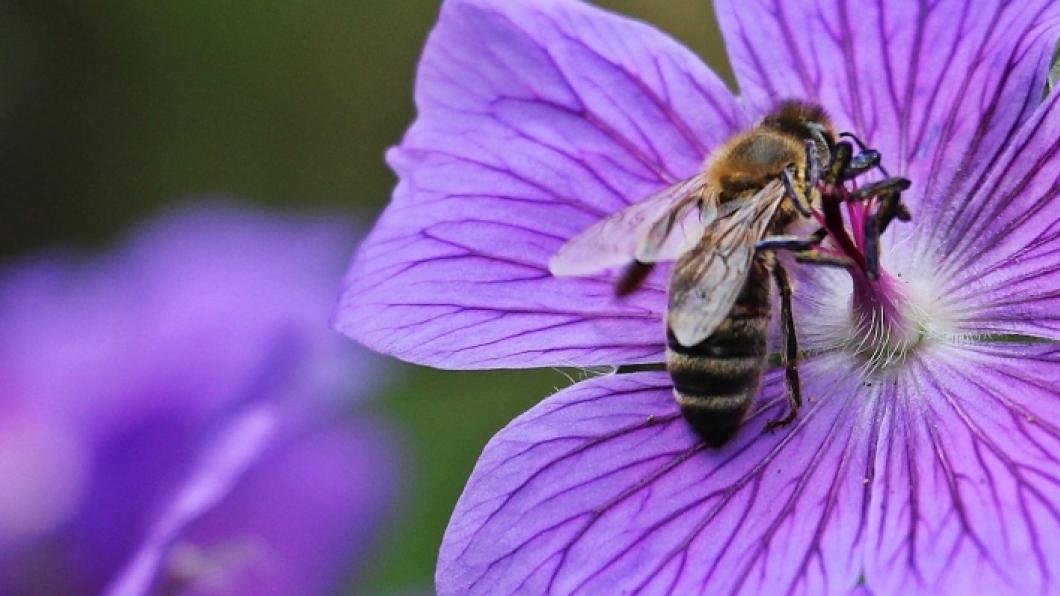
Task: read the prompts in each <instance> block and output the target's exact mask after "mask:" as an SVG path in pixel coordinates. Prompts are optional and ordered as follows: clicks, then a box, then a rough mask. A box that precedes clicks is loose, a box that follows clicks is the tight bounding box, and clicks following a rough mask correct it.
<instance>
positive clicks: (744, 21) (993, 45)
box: [715, 0, 1060, 217]
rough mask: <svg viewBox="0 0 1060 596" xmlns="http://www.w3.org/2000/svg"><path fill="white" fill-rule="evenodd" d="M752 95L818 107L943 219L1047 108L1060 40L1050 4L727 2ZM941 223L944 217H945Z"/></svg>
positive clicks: (976, 0) (727, 26)
mask: <svg viewBox="0 0 1060 596" xmlns="http://www.w3.org/2000/svg"><path fill="white" fill-rule="evenodd" d="M715 5H716V7H717V11H718V19H719V22H720V24H721V27H722V31H723V32H724V34H725V39H726V43H727V46H728V48H729V53H730V56H731V58H732V62H733V69H734V71H735V73H736V77H737V79H738V80H739V82H740V87H741V92H742V94H743V96H744V97H745V98H746V99H747V100H748V101H749V102H750V103H751V104H752V105H753V106H755V107H756V108H757V109H758V110H765V109H768V108H769V106H770V105H771V104H772V102H773V101H775V100H776V99H777V98H783V97H789V96H790V97H801V98H809V99H814V100H817V101H819V102H821V103H822V104H823V105H824V106H826V107H827V108H828V109H829V110H830V111H831V112H832V113H833V116H835V119H836V121H837V124H838V126H840V127H841V128H842V129H846V130H852V131H853V132H856V133H857V134H859V135H860V136H862V137H863V138H865V139H866V141H867V142H868V143H870V144H871V145H873V146H875V147H877V148H878V149H880V150H881V151H882V153H883V156H884V160H885V163H886V165H887V166H888V167H890V168H891V170H892V171H897V172H900V173H903V174H904V175H906V176H908V177H909V178H910V179H911V180H912V181H913V188H912V189H911V190H910V191H909V192H908V193H907V196H906V201H907V202H908V203H910V204H911V206H912V207H913V211H914V214H916V216H917V217H923V216H924V215H925V211H926V210H929V209H930V210H932V211H935V212H937V213H938V214H941V213H944V212H945V209H946V207H947V206H949V205H951V204H954V203H958V202H961V201H963V199H964V192H966V191H967V189H974V188H976V181H977V180H978V181H980V182H981V172H982V170H983V168H984V167H985V166H987V165H989V164H990V163H991V162H992V160H993V159H994V158H996V156H997V155H998V154H1000V152H1001V151H1002V149H1003V148H1004V147H1005V146H1007V145H1009V144H1011V142H1012V135H1013V134H1014V133H1015V131H1016V130H1017V129H1018V127H1019V125H1020V123H1021V122H1023V121H1024V120H1025V119H1026V118H1027V117H1028V116H1029V114H1030V113H1031V112H1032V111H1033V109H1034V107H1035V106H1036V105H1037V104H1038V103H1039V102H1040V100H1041V97H1042V91H1043V89H1044V86H1045V77H1046V73H1047V70H1048V65H1049V58H1050V54H1051V52H1052V49H1053V45H1054V44H1055V42H1056V39H1057V36H1058V35H1060V5H1057V3H1056V2H1052V1H1051V0H1030V1H1026V2H1007V1H1005V0H990V1H985V2H984V1H982V0H939V1H936V2H930V3H928V2H919V3H905V2H885V1H882V0H876V1H874V2H861V1H858V0H836V1H835V2H827V3H826V2H823V1H821V0H817V1H807V2H783V1H781V0H752V1H746V0H717V1H716V2H715ZM938 216H939V217H941V215H938Z"/></svg>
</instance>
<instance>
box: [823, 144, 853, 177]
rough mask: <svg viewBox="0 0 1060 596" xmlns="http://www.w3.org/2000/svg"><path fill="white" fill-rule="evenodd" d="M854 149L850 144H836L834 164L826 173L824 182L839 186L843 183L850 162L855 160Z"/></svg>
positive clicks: (833, 151) (833, 153)
mask: <svg viewBox="0 0 1060 596" xmlns="http://www.w3.org/2000/svg"><path fill="white" fill-rule="evenodd" d="M853 155H854V148H853V147H851V146H850V143H847V142H839V143H836V145H835V149H834V150H832V162H831V163H829V164H828V168H827V169H826V170H825V173H824V181H825V182H826V183H828V184H839V183H840V182H842V181H843V174H844V173H845V172H846V171H847V170H848V169H849V168H850V160H851V159H853Z"/></svg>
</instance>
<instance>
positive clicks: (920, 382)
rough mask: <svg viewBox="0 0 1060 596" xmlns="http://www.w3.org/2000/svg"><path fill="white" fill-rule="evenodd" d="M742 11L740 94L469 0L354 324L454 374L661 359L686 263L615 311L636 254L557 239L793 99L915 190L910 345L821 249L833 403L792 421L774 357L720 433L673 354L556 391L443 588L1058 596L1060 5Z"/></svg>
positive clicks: (902, 254) (819, 357) (680, 67)
mask: <svg viewBox="0 0 1060 596" xmlns="http://www.w3.org/2000/svg"><path fill="white" fill-rule="evenodd" d="M715 5H716V8H717V13H718V16H719V19H720V23H721V26H722V30H723V32H724V34H725V37H726V40H727V42H728V48H729V51H730V55H731V58H732V63H733V67H734V70H735V72H736V76H737V79H738V81H739V84H740V88H741V95H740V97H739V98H736V97H733V96H732V94H730V92H729V91H728V90H727V89H726V88H725V86H724V85H723V84H722V83H721V82H720V81H719V79H718V78H717V77H716V76H715V75H714V74H713V73H711V72H710V71H709V70H708V69H707V68H706V67H705V66H704V65H703V64H702V63H701V62H700V61H699V60H697V59H696V58H695V57H694V56H693V55H692V54H690V53H689V52H688V51H687V50H685V49H683V48H682V47H680V46H679V45H677V44H676V43H674V42H673V41H671V40H670V39H668V38H666V37H665V36H663V35H662V34H660V33H659V32H658V31H655V30H654V29H652V28H650V27H648V26H646V25H643V24H641V23H637V22H634V21H630V20H628V19H624V18H621V17H618V16H615V15H612V14H608V13H606V12H602V11H600V10H597V9H595V8H592V7H590V6H588V5H586V4H582V3H579V2H574V1H561V0H542V1H535V2H528V1H524V2H511V1H509V2H499V1H498V2H490V1H487V0H449V1H447V2H446V3H445V4H444V6H443V8H442V12H441V16H440V18H439V22H438V24H437V26H436V27H435V30H434V32H433V33H432V34H431V37H430V40H429V41H428V44H427V47H426V50H425V51H424V55H423V59H422V62H421V64H420V70H419V76H418V85H417V89H416V101H417V106H418V108H419V118H418V120H417V121H416V123H415V124H414V125H413V126H412V128H411V130H410V131H409V132H408V134H407V135H406V137H405V139H404V140H403V141H402V143H401V145H400V146H399V147H398V148H396V149H394V150H392V151H391V152H390V154H389V155H388V158H389V161H390V164H391V165H392V166H393V168H394V169H395V170H396V171H397V173H398V174H399V176H400V183H399V185H398V187H397V190H396V191H395V194H394V198H393V201H392V203H391V205H390V206H389V207H388V208H387V210H386V212H385V213H384V214H383V216H382V218H381V219H380V221H379V222H378V224H377V225H376V227H375V229H374V230H373V232H372V234H371V236H370V237H369V239H368V240H367V241H366V243H365V244H364V246H363V247H362V249H361V250H360V252H359V255H358V258H357V259H356V261H355V264H354V265H353V269H352V272H351V275H350V276H349V277H348V280H349V282H348V284H347V286H346V288H345V292H344V294H343V297H342V300H341V302H340V306H339V309H338V311H337V314H336V316H335V324H336V327H337V328H338V329H340V330H342V331H343V332H345V333H347V334H349V335H350V336H352V337H354V338H356V339H358V340H359V341H361V342H363V343H364V344H366V345H368V346H370V347H372V348H374V349H377V350H379V351H382V352H386V353H389V354H393V355H396V356H398V357H400V358H404V359H407V360H411V361H414V362H419V363H423V364H430V365H435V366H444V367H451V368H492V367H535V366H583V367H587V366H595V365H628V364H642V363H659V362H662V359H663V358H662V354H663V348H664V334H663V327H662V323H661V317H662V314H663V310H664V308H665V280H666V277H665V275H666V272H665V271H660V272H658V273H657V275H655V276H654V277H653V278H650V279H649V283H648V286H647V288H646V289H645V290H644V291H641V292H639V293H637V294H636V295H634V296H633V297H631V298H630V299H628V300H625V301H616V300H615V299H614V298H613V290H612V284H613V276H609V275H600V276H597V277H594V278H555V277H553V276H551V275H550V274H549V269H548V262H549V259H550V257H552V255H553V254H555V253H556V251H557V250H558V249H559V248H560V246H562V245H563V244H564V242H566V241H567V240H568V239H570V238H571V237H573V236H574V235H575V234H577V233H579V232H580V231H582V230H584V229H585V228H587V227H588V226H590V225H591V224H593V223H594V222H596V221H598V220H599V219H600V218H602V217H604V216H605V215H607V214H608V213H611V212H613V211H615V210H617V209H619V208H621V207H624V206H626V205H628V204H630V203H631V202H633V201H636V200H638V199H640V198H643V197H646V196H648V195H650V194H651V193H652V192H654V191H657V190H658V189H660V188H662V187H665V186H668V185H669V184H671V183H673V182H674V181H676V180H680V179H682V178H685V177H688V176H690V175H692V174H693V173H695V172H697V171H698V168H699V167H700V164H701V163H702V162H703V159H704V157H705V156H706V155H707V154H708V153H709V152H710V151H711V148H713V147H716V146H717V145H718V144H719V143H720V142H721V141H723V140H724V139H725V138H726V137H728V136H729V135H731V134H732V133H733V132H735V131H737V130H739V129H741V128H742V127H745V126H748V125H749V124H751V123H753V122H754V121H755V120H756V118H758V117H760V116H761V115H762V114H763V113H764V111H765V110H767V109H768V108H769V107H771V106H772V105H773V104H774V102H776V101H777V100H778V99H781V98H788V97H792V98H803V99H810V100H815V101H818V102H820V103H822V104H823V105H824V106H825V107H826V108H827V109H829V110H830V111H831V113H832V114H833V116H834V119H835V121H836V123H837V125H838V126H839V129H840V130H852V131H855V132H857V133H858V134H859V135H861V136H863V137H866V138H867V139H868V140H869V141H870V144H871V145H873V146H874V147H876V148H878V149H880V150H881V152H882V154H883V156H884V159H885V161H886V163H887V165H888V167H890V168H891V170H892V173H898V174H900V175H903V176H906V177H908V178H910V179H911V180H912V182H913V188H912V190H911V191H909V192H908V193H906V195H905V196H904V198H905V200H906V202H907V203H908V204H909V206H910V208H911V210H912V211H913V213H914V221H913V224H912V225H907V226H892V228H891V229H890V230H889V231H888V235H887V237H886V238H885V240H886V241H887V242H886V244H887V246H889V247H891V250H889V251H888V252H887V253H886V254H885V255H884V260H883V266H884V268H885V269H886V270H887V271H888V272H889V273H890V274H892V275H893V276H895V279H900V280H901V281H900V282H895V283H897V284H899V286H897V287H901V288H902V289H901V290H900V291H896V292H895V293H894V294H892V295H891V296H890V297H891V298H896V299H898V302H897V303H896V305H895V306H896V308H895V309H894V310H893V311H887V313H885V314H886V315H887V316H896V314H897V316H898V317H899V318H902V319H904V323H905V324H907V325H908V326H909V328H910V329H911V330H912V331H913V334H912V335H911V337H896V336H894V335H888V334H884V333H880V334H874V333H872V331H873V330H878V328H875V327H871V325H874V324H875V323H873V321H876V322H879V319H877V318H873V317H872V316H871V315H872V314H873V313H866V312H858V313H855V312H852V306H851V304H852V301H851V299H852V294H851V283H850V281H849V280H850V278H849V277H848V276H847V275H846V274H845V273H843V272H839V271H830V270H825V268H812V269H811V268H804V270H802V271H800V288H799V289H800V292H799V293H798V295H797V299H798V302H797V304H796V322H797V323H798V324H799V327H800V338H801V342H802V347H803V349H804V350H805V351H806V352H807V353H808V354H811V355H812V356H810V357H807V359H806V360H805V361H804V362H803V364H802V366H801V371H802V375H803V384H804V393H805V394H806V395H808V396H809V397H810V403H808V404H807V405H806V406H805V407H804V408H803V410H802V412H801V414H800V416H799V418H798V419H797V420H796V421H795V423H794V424H792V425H791V426H790V427H786V428H784V429H781V430H779V431H777V432H775V433H773V434H763V433H762V428H763V426H764V423H765V421H766V420H768V419H771V418H775V417H776V416H777V415H778V414H779V409H780V408H783V407H785V404H784V403H783V402H784V389H783V380H782V378H781V377H780V376H779V375H778V374H776V373H769V374H767V375H766V379H765V381H764V384H763V385H764V386H763V390H762V392H761V396H760V401H759V402H758V404H757V405H756V407H754V408H753V409H752V412H751V413H750V414H749V416H748V419H747V420H746V421H745V423H744V426H743V428H742V430H741V432H740V433H739V434H738V435H737V437H736V438H735V439H734V440H733V441H732V442H730V443H729V444H727V445H726V446H725V447H724V448H723V449H720V450H715V449H711V448H708V447H705V446H704V445H702V444H701V443H699V442H698V440H697V439H696V437H695V435H694V434H693V432H692V431H691V430H690V429H689V428H688V426H687V424H686V423H685V422H684V420H683V419H682V418H681V416H680V414H679V412H678V410H677V407H676V405H675V404H674V401H673V397H672V395H671V384H670V379H669V377H668V376H667V375H666V374H665V373H662V372H632V373H626V374H611V375H607V376H602V377H599V378H595V379H592V380H589V381H585V382H582V383H578V384H576V385H574V386H573V387H570V388H568V389H565V390H562V391H560V392H559V393H557V394H556V395H554V396H552V397H550V398H548V399H547V400H545V401H544V402H542V403H541V404H540V405H538V406H537V407H535V408H533V409H532V410H530V411H529V412H527V413H526V414H524V415H523V416H521V417H519V418H518V419H517V420H515V421H514V422H513V423H511V424H510V425H509V426H508V427H507V428H505V429H504V430H502V431H501V432H500V433H499V434H498V435H497V436H496V437H494V439H493V440H492V441H491V442H490V444H489V445H488V446H487V447H486V450H485V452H484V453H483V455H482V458H481V459H480V461H479V463H478V466H477V467H476V469H475V472H474V473H473V474H472V477H471V479H470V480H469V482H468V485H467V488H466V489H465V491H464V494H463V496H462V497H461V500H460V502H459V503H458V505H457V508H456V511H455V513H454V514H453V518H452V520H451V522H450V525H449V528H448V531H447V533H446V536H445V540H444V542H443V545H442V549H441V554H440V559H439V563H438V571H437V576H436V580H437V586H438V590H439V592H441V593H442V594H464V593H473V594H506V593H543V592H546V591H551V592H555V593H572V592H579V593H582V592H584V593H630V592H638V593H641V592H643V593H651V594H656V593H672V594H690V593H710V594H728V593H747V594H762V593H770V594H772V593H807V594H838V593H850V592H852V591H855V590H856V589H858V590H862V591H867V590H871V592H872V593H876V594H911V593H926V594H935V593H949V594H965V593H973V592H979V593H1047V592H1048V593H1055V592H1057V591H1060V541H1057V540H1056V536H1060V507H1058V506H1057V503H1058V502H1060V461H1058V459H1057V456H1056V454H1057V453H1058V450H1060V349H1058V347H1057V343H1056V341H1057V340H1060V314H1058V313H1060V292H1058V291H1057V288H1058V287H1060V216H1058V213H1060V179H1058V178H1057V175H1058V174H1057V172H1058V171H1060V142H1058V141H1057V139H1058V138H1060V94H1057V93H1052V94H1050V95H1048V96H1046V97H1044V99H1043V90H1044V88H1045V81H1046V73H1047V71H1048V70H1049V58H1050V54H1051V52H1052V48H1053V45H1054V43H1055V42H1056V40H1057V38H1058V36H1060V4H1058V3H1056V2H1051V1H1046V0H1034V1H1029V2H1019V3H1015V2H1002V1H1000V0H996V1H987V2H972V0H939V1H937V2H932V3H917V4H909V3H903V2H886V1H883V0H880V1H877V2H869V3H861V2H853V1H851V0H840V1H839V2H836V3H833V4H830V5H827V6H825V5H822V4H820V3H818V2H811V1H808V0H807V1H788V2H780V1H776V0H753V1H747V2H743V1H740V2H737V1H734V0H717V2H716V3H715ZM877 290H878V288H877ZM874 291H875V290H874ZM859 304H861V305H862V306H865V304H866V303H865V302H864V301H862V302H860V303H859ZM873 312H875V311H873ZM864 314H868V315H870V316H868V317H867V318H866V317H862V316H861V315H864ZM875 314H877V315H879V314H880V313H878V312H876V313H875ZM884 322H885V323H887V324H889V325H890V324H898V323H901V322H902V321H897V320H893V321H884ZM866 325H869V326H870V328H866Z"/></svg>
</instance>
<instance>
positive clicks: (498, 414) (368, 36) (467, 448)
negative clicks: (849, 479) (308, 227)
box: [0, 0, 731, 593]
mask: <svg viewBox="0 0 1060 596" xmlns="http://www.w3.org/2000/svg"><path fill="white" fill-rule="evenodd" d="M600 4H603V5H605V6H608V7H610V8H613V9H615V10H619V11H622V12H625V13H628V14H634V15H637V16H640V17H642V18H644V19H645V20H648V21H651V22H652V23H654V24H655V25H657V26H658V27H660V28H662V29H664V30H667V31H670V32H671V33H673V34H674V35H675V36H676V37H678V38H680V39H681V41H682V42H684V43H685V44H687V45H688V46H690V47H691V48H693V49H694V50H695V51H697V52H698V53H700V55H703V56H704V57H705V58H706V60H707V62H708V63H710V64H711V65H712V66H714V67H715V68H717V69H718V70H719V72H721V73H723V74H724V75H725V76H726V78H727V79H728V80H731V77H729V76H728V72H729V71H728V69H727V66H725V58H724V49H723V47H722V45H721V42H720V39H719V37H718V35H717V27H716V25H715V23H714V21H713V17H712V16H711V14H710V12H709V3H706V2H701V1H698V0H671V1H668V2H639V1H637V0H608V1H605V2H600ZM438 6H439V2H438V1H437V0H315V1H313V2H293V3H292V2H280V1H277V0H258V1H254V2H251V1H241V2H227V3H224V2H220V3H219V2H211V1H208V0H183V1H172V0H171V1H164V2H147V3H145V2H135V1H133V0H101V1H99V2H90V3H77V4H64V5H60V4H55V3H39V2H33V1H31V0H14V1H13V2H7V3H5V4H4V6H3V7H2V8H0V89H2V92H0V172H2V175H3V183H2V184H0V257H2V258H4V259H9V258H14V257H16V256H17V255H19V254H22V253H25V252H26V251H28V250H30V249H33V248H39V247H43V246H50V245H54V244H65V245H75V246H82V245H95V244H100V243H103V242H106V241H108V240H110V239H112V238H114V237H115V236H116V235H118V234H119V233H120V232H121V231H122V230H123V229H125V228H127V227H128V226H130V225H131V224H132V223H133V222H135V221H137V220H140V219H142V218H144V217H147V216H148V215H149V214H152V213H154V212H156V211H157V210H158V209H160V208H162V207H163V206H164V205H166V204H169V203H171V202H173V201H175V200H177V199H179V198H181V197H184V196H187V195H190V194H203V193H210V194H214V193H225V194H233V195H240V196H244V197H248V198H250V199H252V200H255V201H259V202H262V203H267V204H274V205H276V204H282V205H286V206H319V205H329V206H337V207H345V208H348V209H351V210H355V211H358V212H360V213H362V214H364V215H365V216H366V217H371V216H374V214H375V213H377V212H378V211H379V210H380V209H381V208H382V207H383V205H385V204H386V201H387V200H388V198H389V194H390V190H391V188H392V186H393V183H394V178H393V175H392V174H391V173H390V172H389V170H388V169H387V168H386V166H385V165H384V163H383V151H384V150H385V148H386V147H387V146H389V145H391V144H393V143H395V142H397V140H398V139H399V138H400V136H401V134H402V132H403V131H404V129H405V128H406V127H407V126H408V124H409V123H410V122H411V120H412V118H413V117H414V109H413V105H412V81H413V78H414V74H415V64H416V60H417V57H418V56H419V52H420V49H421V47H422V44H423V40H424V38H425V36H426V35H427V32H428V31H429V29H430V27H431V24H432V23H433V22H434V18H435V15H436V14H437V10H438ZM337 287H338V280H336V289H337ZM398 373H399V374H398V379H397V380H396V381H395V384H394V386H393V387H391V388H390V390H389V391H387V392H386V394H385V395H383V396H381V399H380V405H379V406H377V407H378V408H380V409H382V410H383V411H384V413H386V414H389V415H392V416H394V417H395V418H397V422H398V426H399V427H402V428H403V430H405V431H406V436H407V437H408V438H409V442H410V445H409V448H408V451H407V452H408V456H407V461H408V462H409V469H408V470H407V472H406V473H407V475H408V476H409V482H408V483H407V486H408V487H409V490H408V492H407V494H406V496H405V498H404V502H403V503H402V505H401V507H402V509H401V511H402V515H401V516H400V519H399V521H398V522H397V523H396V524H395V525H394V526H393V527H392V528H391V530H390V533H389V536H388V538H387V539H386V540H385V541H384V545H383V548H382V550H381V551H380V552H379V553H378V554H377V556H376V558H375V561H374V564H373V567H372V571H371V572H370V575H369V580H368V585H367V586H361V587H359V588H357V589H356V590H355V591H356V592H357V593H380V592H383V593H396V592H402V591H406V590H410V589H423V588H427V587H429V586H430V585H431V578H432V576H433V571H434V562H435V557H436V555H437V549H438V545H439V543H440V540H441V535H442V531H443V530H444V528H445V524H446V522H447V521H448V517H449V513H450V512H451V510H452V507H453V504H454V503H455V502H456V498H457V496H458V495H459V493H460V490H461V488H462V487H463V484H464V481H465V480H466V478H467V475H468V474H469V473H470V471H471V468H472V466H473V464H474V462H475V459H476V457H477V456H478V454H479V452H480V451H481V449H482V447H483V445H484V444H485V442H486V440H487V439H488V438H489V437H490V436H491V435H492V434H493V433H494V432H496V431H497V430H498V429H499V428H500V427H501V426H503V425H504V424H505V423H506V422H507V421H508V420H510V419H511V418H512V417H513V416H515V415H516V414H518V413H519V412H522V411H524V410H526V409H527V407H528V406H529V405H530V404H532V403H534V402H535V401H537V400H538V399H540V398H542V397H544V396H546V395H548V394H549V393H551V391H552V389H553V388H555V387H557V386H563V385H566V384H567V383H568V381H567V379H566V378H564V376H563V375H561V374H559V373H556V372H551V371H543V372H542V371H532V372H520V373H508V372H505V373H453V372H440V371H432V370H426V369H416V368H413V367H400V368H398ZM351 589H353V587H351Z"/></svg>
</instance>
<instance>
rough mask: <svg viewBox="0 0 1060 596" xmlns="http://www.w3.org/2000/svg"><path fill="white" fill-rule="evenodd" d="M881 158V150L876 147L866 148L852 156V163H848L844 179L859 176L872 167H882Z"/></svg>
mask: <svg viewBox="0 0 1060 596" xmlns="http://www.w3.org/2000/svg"><path fill="white" fill-rule="evenodd" d="M880 159H881V157H880V152H879V151H876V150H875V149H865V150H863V151H861V152H860V153H858V154H856V155H855V156H854V157H852V158H850V165H848V166H847V169H846V171H845V172H843V180H851V179H853V178H857V177H858V176H860V175H862V174H864V173H865V172H868V171H869V170H871V169H872V168H879V167H881V166H880Z"/></svg>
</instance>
